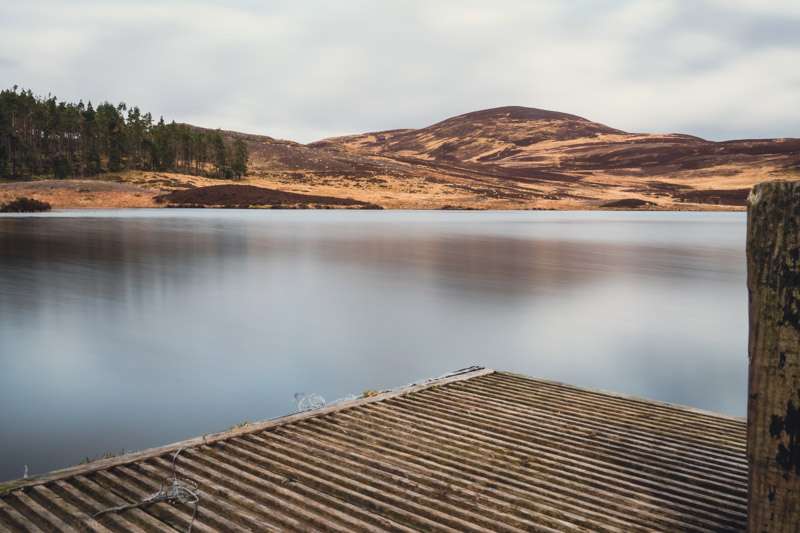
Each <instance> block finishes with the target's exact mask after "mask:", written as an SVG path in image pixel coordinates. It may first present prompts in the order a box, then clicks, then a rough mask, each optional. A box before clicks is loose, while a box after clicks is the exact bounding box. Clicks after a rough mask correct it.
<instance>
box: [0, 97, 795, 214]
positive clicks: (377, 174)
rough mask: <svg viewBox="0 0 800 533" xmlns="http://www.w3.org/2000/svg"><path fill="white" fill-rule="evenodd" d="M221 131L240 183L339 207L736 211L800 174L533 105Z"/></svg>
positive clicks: (171, 187)
mask: <svg viewBox="0 0 800 533" xmlns="http://www.w3.org/2000/svg"><path fill="white" fill-rule="evenodd" d="M198 129H202V128H198ZM222 133H223V136H225V137H228V139H229V140H234V139H242V140H243V141H245V143H246V144H247V145H248V148H249V152H250V163H249V173H248V176H247V177H246V178H245V179H243V180H241V181H238V182H236V183H241V184H247V185H253V186H257V187H263V188H266V189H270V190H272V191H273V192H274V191H283V192H287V193H295V194H306V195H315V196H320V197H326V198H330V199H331V200H330V202H333V204H332V205H338V204H337V201H338V200H343V199H349V200H352V201H355V202H361V203H366V204H374V205H377V206H381V207H384V208H390V209H392V208H394V209H441V208H469V209H608V208H611V209H678V210H689V209H690V210H730V209H741V208H743V206H744V203H745V199H746V196H747V193H748V191H749V188H750V187H751V186H752V185H754V184H755V183H758V182H760V181H764V180H767V179H776V178H787V179H798V178H800V139H756V140H738V141H725V142H712V141H707V140H704V139H701V138H698V137H693V136H690V135H681V134H647V133H628V132H624V131H621V130H618V129H614V128H612V127H609V126H606V125H603V124H599V123H596V122H592V121H590V120H587V119H585V118H582V117H578V116H575V115H570V114H567V113H559V112H555V111H545V110H541V109H533V108H526V107H501V108H495V109H487V110H483V111H476V112H472V113H466V114H464V115H459V116H456V117H452V118H449V119H446V120H443V121H441V122H438V123H436V124H433V125H431V126H428V127H424V128H420V129H399V130H390V131H382V132H373V133H364V134H358V135H349V136H344V137H336V138H330V139H324V140H321V141H318V142H315V143H311V144H308V145H303V144H300V143H296V142H293V141H287V140H281V139H275V138H272V137H268V136H262V135H251V134H245V133H238V132H232V131H223V132H222ZM93 182H94V183H93ZM110 182H117V183H113V184H112V183H110ZM221 183H229V182H224V181H223V182H221V181H220V180H216V179H212V178H207V177H198V176H188V175H184V174H177V173H163V172H162V173H159V172H144V171H125V172H120V173H114V174H108V175H104V176H101V177H99V178H96V179H94V180H86V179H84V180H63V181H60V182H55V181H53V180H49V181H46V182H45V181H40V182H35V181H34V182H23V183H7V184H0V201H5V200H10V199H13V198H14V197H17V196H21V195H24V196H31V197H34V198H37V199H40V200H45V201H51V203H53V205H54V206H55V207H125V206H129V207H146V206H157V205H160V204H157V203H156V202H155V201H154V198H155V197H156V196H159V195H163V194H167V193H170V192H172V191H176V190H183V189H191V188H200V187H208V186H214V185H219V184H221ZM265 194H266V193H265ZM198 197H205V196H204V195H203V194H202V193H201V192H198ZM337 199H338V200H337ZM339 203H341V202H339Z"/></svg>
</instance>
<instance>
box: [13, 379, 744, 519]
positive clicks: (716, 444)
mask: <svg viewBox="0 0 800 533" xmlns="http://www.w3.org/2000/svg"><path fill="white" fill-rule="evenodd" d="M745 431H746V428H745V422H744V420H742V419H738V418H732V417H725V416H720V415H716V414H712V413H706V412H702V411H697V410H693V409H688V408H683V407H677V406H672V405H667V404H663V403H657V402H650V401H645V400H640V399H635V398H628V397H623V396H619V395H612V394H607V393H601V392H595V391H587V390H582V389H579V388H576V387H571V386H567V385H563V384H559V383H553V382H549V381H543V380H538V379H531V378H528V377H523V376H519V375H515V374H510V373H505V372H495V371H493V370H488V369H476V370H471V371H468V372H464V373H461V374H456V375H452V376H449V377H447V378H443V379H440V380H436V381H431V382H427V383H424V384H420V385H415V386H410V387H407V388H404V389H400V390H395V391H390V392H386V393H382V394H379V395H377V396H374V397H371V398H365V399H360V400H354V401H351V402H347V403H343V404H338V405H335V406H330V407H326V408H323V409H320V410H316V411H309V412H304V413H299V414H295V415H291V416H288V417H284V418H281V419H276V420H272V421H267V422H262V423H259V424H254V425H252V426H248V427H245V428H241V429H238V430H233V431H229V432H226V433H220V434H216V435H213V436H209V437H206V438H205V439H203V438H197V439H192V440H189V441H185V442H182V443H177V444H174V445H171V446H166V447H163V448H159V449H154V450H149V451H145V452H139V453H135V454H129V455H125V456H122V457H115V458H112V459H108V460H103V461H98V462H95V463H92V464H89V465H83V466H79V467H74V468H70V469H66V470H62V471H58V472H54V473H52V474H49V475H46V476H42V477H39V478H37V479H27V480H23V481H22V482H21V484H19V485H17V487H16V488H14V489H12V490H10V491H7V492H6V493H4V494H3V495H2V496H1V497H0V529H3V530H33V531H39V530H44V531H51V530H69V529H70V528H74V529H92V530H100V531H107V530H119V531H156V530H179V531H185V530H186V529H187V527H188V525H189V523H190V519H191V515H192V507H190V506H189V505H187V504H181V503H177V504H174V505H173V504H170V503H157V504H153V505H150V506H146V507H143V508H139V509H133V510H127V511H122V512H114V513H108V514H105V515H103V516H101V517H98V519H97V520H93V519H91V518H90V517H91V515H92V514H93V513H95V512H97V511H99V510H101V509H104V508H107V507H111V506H116V505H119V504H123V503H125V502H133V501H137V500H141V499H142V498H143V497H145V496H147V495H148V494H151V493H153V492H155V491H156V490H158V488H159V484H160V483H161V480H162V479H163V478H165V477H169V476H170V473H171V460H172V457H173V453H174V452H175V451H176V450H178V449H181V448H182V451H181V453H180V455H179V458H178V465H177V466H178V470H179V472H180V474H181V475H182V476H184V477H187V478H191V479H193V480H195V481H196V482H197V484H198V485H199V487H200V490H201V492H202V494H201V500H200V503H199V507H198V512H197V517H196V520H195V521H194V525H193V531H200V532H208V531H249V530H276V531H277V530H280V531H385V530H386V531H420V530H424V531H458V532H463V531H620V532H630V531H654V530H656V531H743V530H744V528H745V513H746V504H747V462H746V456H745V440H746V439H745Z"/></svg>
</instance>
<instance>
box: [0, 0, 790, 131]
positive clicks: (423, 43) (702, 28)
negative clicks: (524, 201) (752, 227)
mask: <svg viewBox="0 0 800 533" xmlns="http://www.w3.org/2000/svg"><path fill="white" fill-rule="evenodd" d="M0 79H2V80H3V84H4V85H6V86H8V87H10V86H11V85H14V84H18V85H20V86H22V87H25V88H31V89H32V90H33V91H34V92H35V93H38V94H43V95H46V94H47V93H49V92H51V93H53V94H55V95H57V96H58V97H59V98H65V99H76V100H77V99H79V98H83V99H84V100H87V99H90V100H92V101H99V100H110V101H112V102H118V101H125V102H128V103H133V104H136V105H139V106H140V107H141V108H142V109H144V110H149V111H151V112H153V114H154V115H156V116H158V115H164V117H165V119H167V120H173V119H174V120H176V121H179V122H189V123H193V124H197V125H202V126H208V127H221V128H224V129H233V130H240V131H247V132H252V133H262V134H266V135H271V136H275V137H281V138H289V139H294V140H298V141H301V142H310V141H313V140H316V139H319V138H323V137H327V136H332V135H340V134H347V133H356V132H363V131H371V130H381V129H390V128H401V127H422V126H426V125H429V124H431V123H434V122H437V121H439V120H441V119H444V118H447V117H448V116H452V115H456V114H460V113H464V112H468V111H474V110H478V109H484V108H488V107H496V106H502V105H524V106H530V107H540V108H544V109H553V110H558V111H564V112H568V113H574V114H578V115H581V116H584V117H586V118H589V119H591V120H596V121H599V122H603V123H605V124H608V125H610V126H613V127H617V128H621V129H625V130H628V131H653V132H667V131H678V132H684V133H692V134H695V135H700V136H703V137H706V138H711V139H731V138H745V137H781V136H788V137H800V0H684V1H680V0H675V1H660V0H629V1H624V0H605V1H604V0H585V1H583V0H554V1H544V0H541V1H540V0H518V1H504V0H478V1H470V0H419V1H414V0H363V1H362V0H327V1H322V0H320V1H311V0H291V1H272V0H252V1H250V0H229V1H198V2H168V1H152V2H149V1H147V0H130V1H129V0H122V1H113V0H104V1H97V2H89V1H83V0H65V1H63V2H39V1H31V0H27V1H24V2H23V1H20V0H0Z"/></svg>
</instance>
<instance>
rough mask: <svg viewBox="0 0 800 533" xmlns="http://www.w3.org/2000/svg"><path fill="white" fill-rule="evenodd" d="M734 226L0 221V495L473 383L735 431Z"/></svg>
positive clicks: (659, 219) (738, 272)
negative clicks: (341, 404)
mask: <svg viewBox="0 0 800 533" xmlns="http://www.w3.org/2000/svg"><path fill="white" fill-rule="evenodd" d="M745 226H746V219H745V215H744V214H743V213H713V214H712V213H618V212H614V213H594V212H593V213H563V212H562V213H556V212H510V213H509V212H488V213H487V212H480V213H477V212H476V213H460V212H370V211H262V210H253V211H237V210H141V211H81V212H73V211H62V212H53V213H48V214H46V215H42V216H33V217H32V216H26V217H24V216H2V217H0V406H2V407H1V408H0V479H10V478H16V477H21V476H22V474H23V468H24V465H26V464H27V465H28V466H29V468H30V472H31V473H40V472H44V471H47V470H50V469H53V468H58V467H63V466H68V465H71V464H75V463H77V462H79V461H80V460H81V459H83V458H84V457H87V456H89V457H94V456H97V455H99V454H102V453H104V452H109V451H111V452H119V451H120V450H123V449H125V450H132V449H141V448H145V447H150V446H155V445H160V444H166V443H169V442H173V441H176V440H180V439H184V438H187V437H191V436H195V435H199V434H203V433H208V432H214V431H218V430H224V429H227V428H228V427H230V426H232V425H234V424H238V423H240V422H242V421H245V420H261V419H264V418H271V417H274V416H278V415H282V414H286V413H289V412H291V411H293V410H294V409H295V403H294V394H295V393H296V392H315V393H318V394H321V395H322V396H324V397H325V398H327V399H328V400H333V399H336V398H341V397H344V396H346V395H349V394H359V393H361V392H362V391H364V390H366V389H382V388H388V387H397V386H401V385H404V384H406V383H409V382H411V381H416V380H419V379H421V378H427V377H433V376H437V375H441V374H443V373H446V372H448V371H451V370H455V369H458V368H462V367H465V366H469V365H473V364H481V365H485V366H490V367H493V368H497V369H504V370H513V371H517V372H522V373H525V374H529V375H532V376H539V377H544V378H549V379H555V380H558V381H565V382H569V383H574V384H577V385H581V386H587V387H595V388H602V389H607V390H613V391H618V392H623V393H628V394H635V395H640V396H644V397H648V398H654V399H658V400H664V401H668V402H677V403H682V404H688V405H692V406H696V407H700V408H704V409H711V410H715V411H721V412H724V413H728V414H734V415H742V416H743V415H744V414H745V404H746V363H747V358H746V350H747V309H746V305H747V292H746V286H745V274H746V272H745V257H744V239H745Z"/></svg>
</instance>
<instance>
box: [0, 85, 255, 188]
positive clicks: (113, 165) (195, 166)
mask: <svg viewBox="0 0 800 533" xmlns="http://www.w3.org/2000/svg"><path fill="white" fill-rule="evenodd" d="M247 160H248V152H247V145H246V144H245V143H244V141H243V140H241V139H236V140H235V141H233V142H226V141H225V139H224V137H223V136H222V133H221V132H220V131H219V130H217V131H209V130H201V129H198V128H193V127H191V126H188V125H186V124H176V123H175V122H174V121H173V122H171V123H169V124H167V123H165V122H164V118H163V117H161V118H160V119H159V120H158V122H154V121H153V117H152V115H151V114H150V113H142V112H141V110H140V109H139V108H138V107H129V106H127V105H126V104H124V103H120V104H118V105H116V106H115V105H113V104H110V103H108V102H103V103H101V104H99V105H98V106H97V107H94V106H93V105H92V103H91V102H88V103H86V104H84V103H83V101H79V102H78V103H73V102H64V101H59V100H58V99H56V98H55V97H54V96H48V97H47V98H42V97H38V96H34V94H33V93H32V92H31V91H30V90H27V91H26V90H18V88H17V86H14V87H13V88H12V89H7V90H3V91H2V92H0V177H3V178H14V179H16V178H25V177H36V176H53V177H55V178H70V177H85V176H93V175H96V174H100V173H102V172H117V171H120V170H158V171H172V172H184V173H191V174H199V175H207V176H211V177H218V178H228V179H233V178H240V177H242V176H244V175H246V174H247Z"/></svg>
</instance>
